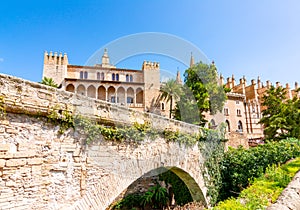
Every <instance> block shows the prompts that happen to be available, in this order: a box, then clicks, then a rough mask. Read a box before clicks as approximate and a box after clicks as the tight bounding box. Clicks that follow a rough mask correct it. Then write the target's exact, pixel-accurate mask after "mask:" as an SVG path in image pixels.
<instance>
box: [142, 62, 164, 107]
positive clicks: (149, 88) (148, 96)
mask: <svg viewBox="0 0 300 210" xmlns="http://www.w3.org/2000/svg"><path fill="white" fill-rule="evenodd" d="M142 71H143V74H144V83H145V91H144V103H145V109H146V111H152V108H153V107H152V104H153V102H154V101H156V99H157V97H158V96H159V90H160V67H159V63H158V62H149V61H144V62H143V66H142Z"/></svg>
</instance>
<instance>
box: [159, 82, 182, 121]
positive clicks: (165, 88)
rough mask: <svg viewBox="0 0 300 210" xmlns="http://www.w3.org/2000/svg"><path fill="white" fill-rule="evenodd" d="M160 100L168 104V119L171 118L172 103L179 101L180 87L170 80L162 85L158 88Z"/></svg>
mask: <svg viewBox="0 0 300 210" xmlns="http://www.w3.org/2000/svg"><path fill="white" fill-rule="evenodd" d="M160 92H161V95H160V98H161V99H162V100H166V101H167V102H170V113H169V117H170V118H171V117H172V107H173V101H174V100H177V99H179V97H180V95H181V85H180V84H178V83H177V82H176V80H174V79H171V80H168V81H167V82H166V83H164V84H163V85H162V86H161V88H160Z"/></svg>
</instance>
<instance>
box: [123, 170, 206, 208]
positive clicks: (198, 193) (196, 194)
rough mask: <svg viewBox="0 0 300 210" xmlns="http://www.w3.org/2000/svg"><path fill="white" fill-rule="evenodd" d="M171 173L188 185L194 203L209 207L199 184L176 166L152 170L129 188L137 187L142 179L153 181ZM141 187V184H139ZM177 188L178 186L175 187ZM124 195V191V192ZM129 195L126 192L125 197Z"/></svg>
mask: <svg viewBox="0 0 300 210" xmlns="http://www.w3.org/2000/svg"><path fill="white" fill-rule="evenodd" d="M168 171H171V172H173V173H174V174H175V175H176V176H177V177H178V178H179V179H181V180H182V181H183V182H184V184H185V185H186V187H187V188H188V190H189V193H190V195H191V197H192V199H193V201H201V202H203V204H204V205H206V206H207V203H206V199H205V196H204V194H203V192H202V190H201V188H200V187H199V185H198V184H197V182H196V181H195V179H194V178H193V177H192V176H191V175H190V174H189V173H188V172H186V171H185V170H183V169H181V168H178V167H176V166H174V167H168V166H167V167H158V168H155V169H153V170H150V171H149V172H147V173H145V174H143V175H142V176H141V177H139V178H138V179H136V180H134V181H133V182H132V183H131V184H130V185H129V186H132V185H136V182H139V181H140V179H141V178H142V179H143V180H145V179H147V178H148V179H149V178H150V179H151V180H153V178H155V177H158V176H159V175H161V174H163V173H165V172H168ZM138 185H139V184H138ZM173 187H176V186H173ZM123 193H124V191H123ZM131 193H132V191H129V192H128V194H131ZM126 195H127V192H125V196H126Z"/></svg>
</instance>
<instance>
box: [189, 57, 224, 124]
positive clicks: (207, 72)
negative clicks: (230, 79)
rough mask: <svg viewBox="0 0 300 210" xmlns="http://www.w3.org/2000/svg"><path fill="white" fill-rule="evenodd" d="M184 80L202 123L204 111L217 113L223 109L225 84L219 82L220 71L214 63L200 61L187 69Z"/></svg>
mask: <svg viewBox="0 0 300 210" xmlns="http://www.w3.org/2000/svg"><path fill="white" fill-rule="evenodd" d="M184 81H185V84H186V85H187V86H188V87H189V89H190V90H191V92H192V94H193V97H194V101H195V102H196V104H197V107H198V112H199V117H200V121H202V123H203V122H205V120H204V117H203V113H204V112H207V111H210V113H211V114H215V113H217V111H222V109H223V106H224V103H225V100H226V93H225V91H224V88H223V86H221V85H219V84H218V73H217V68H216V66H215V65H214V64H210V65H208V64H204V63H202V62H200V63H198V64H196V65H194V66H193V67H191V68H189V69H187V70H186V71H185V73H184ZM200 124H201V123H200Z"/></svg>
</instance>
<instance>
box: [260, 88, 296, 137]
mask: <svg viewBox="0 0 300 210" xmlns="http://www.w3.org/2000/svg"><path fill="white" fill-rule="evenodd" d="M262 105H263V106H264V107H265V109H264V110H263V111H262V115H263V117H262V119H261V120H260V123H262V124H263V125H264V134H265V136H266V139H268V140H280V139H283V138H286V137H295V138H300V126H299V123H300V99H299V98H298V97H297V96H295V97H294V98H293V99H289V100H287V99H286V90H285V89H284V88H282V87H278V88H275V87H274V86H272V87H271V88H270V89H269V90H268V91H267V93H266V94H265V95H264V96H263V103H262Z"/></svg>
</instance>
